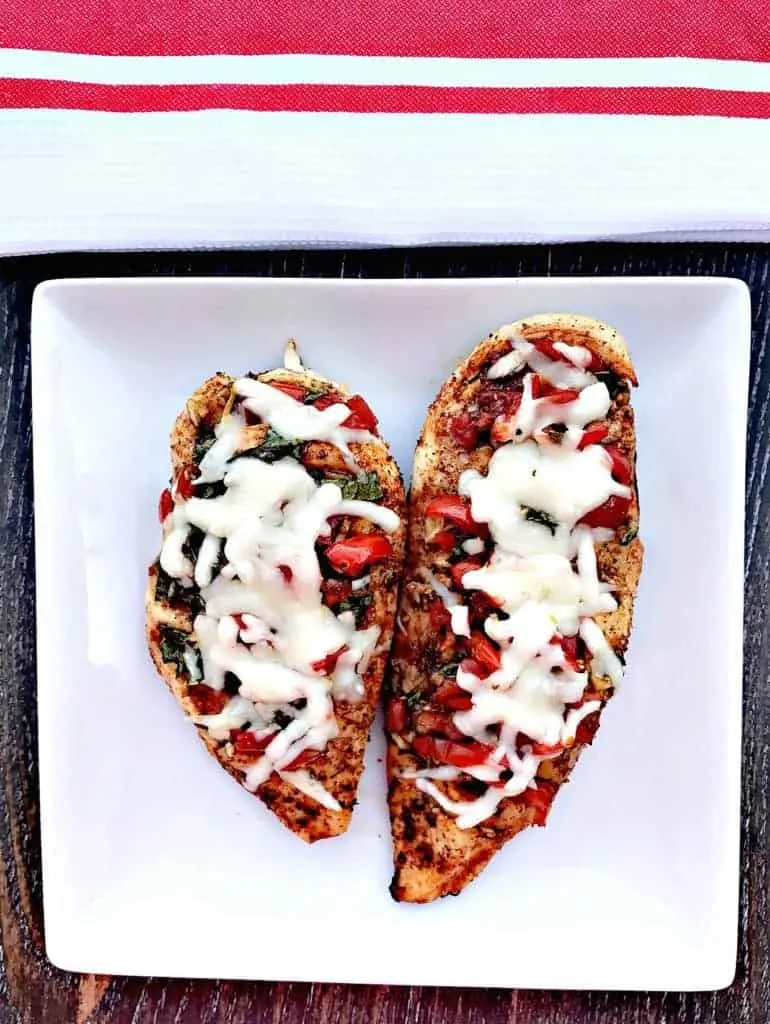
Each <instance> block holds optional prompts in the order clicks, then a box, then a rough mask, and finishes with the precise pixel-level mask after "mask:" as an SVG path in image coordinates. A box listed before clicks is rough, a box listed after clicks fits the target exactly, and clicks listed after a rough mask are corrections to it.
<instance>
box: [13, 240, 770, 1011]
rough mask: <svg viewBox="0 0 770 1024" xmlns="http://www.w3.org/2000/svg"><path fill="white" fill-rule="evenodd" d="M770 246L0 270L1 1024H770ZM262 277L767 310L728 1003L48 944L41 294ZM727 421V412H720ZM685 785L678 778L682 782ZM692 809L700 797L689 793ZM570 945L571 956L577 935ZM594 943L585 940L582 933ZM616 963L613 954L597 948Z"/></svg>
mask: <svg viewBox="0 0 770 1024" xmlns="http://www.w3.org/2000/svg"><path fill="white" fill-rule="evenodd" d="M769 272H770V248H768V247H765V246H739V245H730V246H717V245H698V246H695V245H679V244H677V245H667V246H662V245H581V246H557V247H516V248H509V247H506V248H494V249H493V248H473V249H422V250H384V251H376V252H331V253H330V252H308V253H300V252H294V253H227V252H220V253H195V254H190V253H183V254H157V253H156V254H140V255H132V254H128V255H126V254H110V255H104V254H90V255H62V256H44V257H27V258H24V259H14V260H6V261H0V565H2V570H1V571H0V706H1V707H2V714H0V758H1V762H0V781H1V785H0V856H1V857H2V865H1V869H0V938H1V940H2V950H0V1024H5V1022H16V1021H18V1022H24V1024H27V1022H29V1024H59V1022H74V1024H85V1022H87V1021H88V1022H93V1024H96V1022H99V1024H107V1022H109V1024H129V1022H130V1024H166V1022H174V1024H179V1022H187V1021H191V1022H200V1024H215V1022H222V1024H225V1022H226V1024H252V1022H263V1021H264V1022H265V1024H268V1022H271V1024H279V1022H280V1024H338V1022H339V1024H427V1022H431V1024H455V1022H457V1024H461V1022H463V1024H464V1022H467V1024H615V1022H620V1024H766V1022H768V1021H770V986H769V984H768V944H769V943H768V940H769V936H768V913H767V910H768V907H767V904H768V892H769V891H770V886H769V883H770V878H769V873H770V835H769V834H768V768H769V767H770V766H769V765H768V742H769V740H770V697H769V696H768V682H769V680H768V666H769V665H770V661H769V660H768V655H769V654H770V651H769V650H768V644H769V636H768V576H769V575H770V493H769V491H768V462H769V461H770V417H769V415H768V409H769V407H770V353H768V328H769V327H770V311H769V310H768V295H767V288H768V273H769ZM123 274H162V275H182V274H197V275H201V274H216V275H220V274H256V275H268V274H269V275H276V276H282V275H307V276H310V277H322V276H330V277H340V276H345V277H401V276H405V277H413V276H417V277H419V276H425V277H465V276H478V275H492V276H498V275H518V274H522V275H532V274H538V275H542V274H558V275H564V274H587V275H593V274H636V275H639V274H699V275H711V274H727V275H731V276H736V277H740V278H743V280H745V281H746V282H747V283H748V284H749V286H750V288H751V293H752V299H753V316H754V321H753V326H754V334H753V348H752V363H751V391H750V425H749V434H748V472H747V481H746V503H747V505H746V507H747V517H748V518H747V527H746V575H745V579H746V623H745V655H746V668H745V700H744V709H745V734H744V786H743V814H742V822H743V828H742V874H741V923H740V944H739V954H738V966H737V976H736V981H735V983H734V984H733V985H732V987H731V988H730V989H728V990H726V991H724V992H718V993H704V994H677V993H667V994H651V995H646V994H637V993H631V994H607V993H600V992H587V993H560V992H529V991H520V992H508V991H500V990H481V991H477V990H469V989H460V990H453V989H434V988H411V989H407V988H385V987H352V986H342V985H321V984H317V985H300V984H266V983H263V984H258V983H230V982H226V983H218V982H215V981H211V982H199V981H196V982H185V981H167V980H164V979H144V978H115V979H111V978H105V977H98V976H94V975H87V976H78V975H73V974H66V973H64V972H62V971H59V970H57V969H56V968H54V967H52V966H51V965H50V964H49V963H48V961H47V960H46V956H45V952H44V947H43V922H42V903H41V896H42V880H41V871H40V822H39V817H38V795H37V737H36V728H37V722H36V707H35V622H34V615H35V595H34V584H33V579H34V550H33V505H32V453H31V426H30V369H29V316H30V305H31V300H32V292H33V290H34V288H35V286H36V285H37V284H38V283H39V282H40V281H42V280H46V279H48V278H54V277H81V276H89V277H90V276H107V275H123ZM718 412H719V411H718V410H715V415H718ZM673 781H674V784H675V780H673ZM683 798H686V794H683ZM567 924H568V922H564V925H565V927H564V933H563V935H562V936H560V935H559V934H558V933H557V934H555V935H554V951H555V955H557V956H558V955H560V952H561V951H562V950H563V951H564V952H565V953H566V952H567V951H568V947H569V943H570V942H571V941H575V936H574V933H573V932H571V931H570V930H569V929H568V927H567ZM578 941H579V939H578ZM597 956H601V950H597Z"/></svg>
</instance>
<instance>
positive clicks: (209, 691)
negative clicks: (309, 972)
mask: <svg viewBox="0 0 770 1024" xmlns="http://www.w3.org/2000/svg"><path fill="white" fill-rule="evenodd" d="M287 366H288V367H289V368H283V369H277V370H272V371H269V372H264V373H258V374H249V375H247V376H245V377H242V378H240V379H238V380H236V379H234V378H232V377H229V376H227V375H225V374H222V373H218V374H216V375H215V376H213V377H211V378H210V379H209V380H207V381H206V382H205V383H204V384H203V385H202V386H201V387H200V388H198V390H197V391H196V392H195V393H194V394H193V395H192V397H191V398H190V399H189V401H188V402H187V403H186V406H185V408H184V409H183V410H182V412H181V413H180V414H179V416H178V417H177V419H176V422H175V424H174V427H173V430H172V433H171V462H172V477H171V484H170V487H169V489H168V490H166V491H164V492H163V494H162V495H161V499H160V503H159V518H160V520H161V523H162V531H163V544H162V548H161V551H160V554H159V557H158V558H157V559H156V560H155V561H154V562H153V564H152V565H151V566H150V569H149V580H148V586H147V593H146V630H147V643H148V647H149V651H150V655H151V657H152V660H153V662H154V663H155V667H156V668H157V670H158V672H159V673H160V675H161V676H162V678H163V679H164V681H165V682H166V683H167V685H168V687H169V689H170V690H171V691H172V693H173V694H174V695H175V696H176V698H177V700H178V701H179V703H180V704H181V706H182V708H183V710H184V712H185V714H186V715H187V716H188V717H189V718H190V719H191V721H192V722H193V723H194V724H195V726H196V728H197V730H198V733H199V734H200V736H201V739H202V740H203V742H204V743H205V744H206V747H207V748H208V750H209V751H210V752H211V753H212V754H213V755H214V757H215V758H216V759H217V760H218V761H219V763H220V764H221V765H222V767H223V768H225V770H226V771H228V772H229V773H230V774H231V775H232V776H233V777H234V778H235V779H237V780H238V782H240V783H241V784H242V785H244V786H245V787H246V788H247V789H249V790H250V791H252V792H254V793H255V794H256V795H257V796H258V797H259V799H260V800H261V801H262V802H263V803H264V804H265V805H266V806H267V807H269V808H270V809H271V810H272V811H273V812H274V813H275V814H276V815H277V816H278V818H279V819H280V820H281V821H282V822H283V824H284V825H286V826H287V827H288V828H290V829H291V830H292V831H293V832H295V833H296V834H297V835H298V836H300V837H301V838H302V839H304V840H306V841H307V842H313V841H315V840H317V839H323V838H326V837H331V836H336V835H339V834H340V833H342V832H344V831H345V829H346V828H347V827H348V824H349V822H350V817H351V813H352V809H353V806H354V804H355V801H356V791H357V788H358V781H359V777H360V775H361V770H362V767H363V757H364V748H365V745H366V741H367V736H368V732H369V729H370V726H371V723H372V718H373V716H374V710H375V707H376V705H377V702H378V699H379V695H380V687H381V683H382V678H383V673H384V670H385V664H386V660H387V654H388V650H389V647H390V642H391V638H392V631H393V620H394V615H395V608H396V600H397V591H398V584H399V579H400V574H401V570H402V565H403V558H404V539H405V533H406V530H405V508H404V490H403V483H402V480H401V476H400V473H399V470H398V467H397V466H396V463H395V462H394V460H393V459H392V457H391V456H390V453H389V449H388V447H387V445H386V444H385V443H384V441H383V440H382V439H381V438H380V436H379V431H378V427H377V420H376V418H375V416H374V414H373V413H372V411H371V410H370V408H369V406H368V405H367V404H366V402H365V401H364V400H363V399H362V398H361V397H360V396H358V395H353V396H348V395H346V394H345V393H344V391H343V389H342V388H340V387H338V386H337V385H336V384H334V383H332V382H330V381H328V380H326V379H323V378H321V377H318V376H316V375H315V374H312V373H310V372H309V371H307V370H305V369H304V367H302V365H301V363H300V362H299V360H298V358H297V356H296V352H295V350H294V349H293V348H291V347H290V348H289V350H288V352H287Z"/></svg>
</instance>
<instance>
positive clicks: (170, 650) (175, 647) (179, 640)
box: [160, 626, 187, 674]
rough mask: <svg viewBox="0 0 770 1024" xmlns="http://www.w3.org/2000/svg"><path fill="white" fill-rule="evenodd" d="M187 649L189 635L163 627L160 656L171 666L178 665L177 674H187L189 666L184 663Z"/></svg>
mask: <svg viewBox="0 0 770 1024" xmlns="http://www.w3.org/2000/svg"><path fill="white" fill-rule="evenodd" d="M186 647H187V634H186V633H183V632H182V631H181V630H180V629H171V628H170V627H169V626H164V627H163V632H162V634H161V638H160V656H161V658H162V659H163V660H164V661H165V662H167V663H170V664H173V665H176V669H177V672H179V673H180V674H182V673H187V666H186V665H185V661H184V652H185V648H186Z"/></svg>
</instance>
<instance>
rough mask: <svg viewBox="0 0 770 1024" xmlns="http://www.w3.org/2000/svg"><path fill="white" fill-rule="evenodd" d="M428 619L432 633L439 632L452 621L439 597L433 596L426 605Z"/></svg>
mask: <svg viewBox="0 0 770 1024" xmlns="http://www.w3.org/2000/svg"><path fill="white" fill-rule="evenodd" d="M428 620H429V622H430V628H431V629H432V630H433V632H434V633H439V632H440V631H441V630H442V629H446V628H447V627H448V626H450V625H451V623H452V616H451V615H450V614H449V609H448V608H447V607H446V605H445V604H444V602H443V601H442V600H441V598H440V597H434V598H433V600H432V601H431V602H430V604H429V605H428Z"/></svg>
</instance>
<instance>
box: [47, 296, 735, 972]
mask: <svg viewBox="0 0 770 1024" xmlns="http://www.w3.org/2000/svg"><path fill="white" fill-rule="evenodd" d="M547 310H559V311H569V312H583V313H588V314H590V315H593V316H596V317H598V318H600V319H605V320H607V321H609V322H611V323H613V324H614V325H615V326H617V327H618V328H619V329H620V330H621V331H622V332H623V333H624V334H625V335H626V336H627V338H628V340H629V342H630V345H631V349H632V353H633V356H634V360H635V363H636V366H637V369H638V374H639V379H640V382H641V386H640V388H639V391H638V393H637V395H636V396H635V404H636V409H637V414H638V428H639V480H640V491H641V506H642V535H643V538H644V540H645V543H646V546H647V560H646V566H645V572H644V575H643V579H642V585H641V589H640V593H639V600H638V606H637V620H636V628H635V631H634V635H633V638H632V643H631V649H630V654H629V671H628V675H627V679H626V683H625V686H624V688H623V691H622V692H621V693H620V694H619V695H618V697H617V699H616V700H615V701H613V704H612V705H611V706H610V708H609V709H608V712H607V715H606V717H605V719H604V723H603V726H602V730H601V733H600V736H599V738H598V740H597V742H596V744H595V745H594V748H593V749H592V750H591V751H590V752H589V753H588V754H587V755H586V756H585V757H584V758H583V759H582V760H581V763H580V765H579V767H578V769H577V770H576V772H575V775H574V778H573V781H572V782H571V784H570V785H569V786H568V787H566V788H565V790H564V792H562V793H561V794H560V795H559V797H558V799H557V802H556V804H555V807H554V811H553V814H552V816H551V820H550V823H549V826H548V828H547V829H539V830H531V831H530V832H528V833H526V834H524V835H522V836H521V837H520V838H518V839H517V840H516V841H515V842H513V843H511V844H510V845H509V846H508V847H507V848H506V849H505V850H504V851H503V852H502V853H501V854H500V855H499V856H498V857H497V858H496V860H495V861H494V862H493V863H492V864H491V865H490V867H489V868H488V869H487V871H485V872H484V874H483V875H482V876H481V877H480V878H479V879H478V881H477V882H475V883H474V884H473V885H472V886H471V887H470V888H469V889H468V890H467V891H466V892H465V893H464V894H463V895H462V896H460V897H459V898H458V899H449V900H444V901H442V902H441V903H439V904H436V905H432V906H428V907H410V906H400V905H396V904H394V903H393V902H392V901H391V899H390V896H389V895H388V882H389V879H390V849H389V839H388V826H387V820H386V813H385V801H384V794H385V787H384V780H383V767H382V764H381V763H380V761H379V758H380V757H381V750H382V744H381V741H380V740H379V739H378V738H375V739H374V741H373V742H372V744H371V748H370V751H369V756H368V768H367V771H366V773H365V776H364V781H363V783H362V788H361V792H360V805H359V807H358V808H357V810H356V814H355V816H354V821H353V826H352V828H351V830H350V832H349V833H348V835H346V836H344V837H343V838H341V839H338V840H333V841H329V842H327V843H322V844H320V845H317V846H316V847H306V846H304V845H303V844H302V843H301V842H299V841H298V840H296V839H295V838H294V837H293V836H291V835H290V834H289V833H288V832H286V831H284V830H283V829H282V828H281V826H280V825H279V824H278V823H277V821H276V820H275V819H274V818H273V817H272V816H271V815H270V814H269V813H267V812H266V811H265V810H264V808H262V807H261V805H260V804H259V803H258V802H257V801H255V800H254V799H253V798H252V797H250V796H249V794H248V793H246V792H245V791H244V790H242V789H240V788H239V787H238V786H237V785H236V784H235V783H234V782H232V780H230V779H229V778H228V777H227V776H226V775H225V774H224V773H223V772H222V771H221V770H220V769H219V768H218V767H217V766H216V764H215V763H214V762H213V760H211V759H210V758H209V756H208V755H207V754H206V753H205V751H204V749H203V747H202V745H201V744H200V743H199V742H198V740H197V739H196V736H195V734H194V731H193V730H192V729H191V728H190V726H189V725H188V724H187V723H186V722H184V721H183V719H182V716H181V714H180V713H179V711H178V710H177V708H176V706H175V704H174V702H173V700H172V698H171V697H170V696H169V694H168V693H167V692H166V690H165V687H164V686H163V684H162V683H161V681H160V680H159V679H158V678H157V676H156V675H155V672H154V670H153V668H152V666H151V664H150V662H149V659H148V657H147V655H146V652H145V648H144V636H143V621H142V596H143V589H144V576H145V565H146V564H147V562H148V561H149V560H150V559H151V558H152V557H153V554H154V552H155V549H156V545H157V543H158V526H157V523H156V519H155V505H156V498H157V493H158V491H159V490H160V489H161V487H162V486H163V484H164V481H165V479H166V477H167V475H168V452H167V443H166V442H167V437H168V432H169V427H170V424H171V422H172V419H173V417H174V415H175V414H176V412H177V409H178V408H179V406H180V404H181V402H182V401H183V400H184V398H185V397H186V396H187V395H188V394H189V393H190V392H191V391H192V390H193V389H194V388H195V387H196V386H197V384H198V383H199V382H200V381H201V380H202V379H203V378H205V377H206V376H208V375H209V374H210V373H212V372H214V371H215V370H218V369H223V370H228V371H232V372H235V373H239V372H241V371H244V370H247V369H260V368H263V367H267V366H270V365H273V364H275V362H276V361H277V360H279V359H280V356H281V350H282V346H283V343H284V341H285V339H286V338H287V337H288V336H290V335H292V336H294V337H296V338H298V339H299V341H300V344H301V347H302V352H303V355H304V357H305V359H306V360H307V362H308V363H309V364H310V365H313V366H315V367H317V368H318V369H319V370H320V371H321V372H323V373H325V374H328V375H329V376H332V377H335V378H337V379H342V380H344V381H346V382H348V383H349V384H350V385H351V386H352V387H353V388H355V389H356V390H360V391H362V392H363V393H364V394H366V396H367V397H368V399H369V400H370V401H371V404H372V406H373V407H374V408H375V410H376V412H377V413H378V415H379V417H380V420H381V424H382V428H383V431H384V433H385V434H386V436H388V437H389V438H390V440H391V441H392V443H393V448H394V452H395V454H396V456H397V457H398V459H399V460H400V462H401V464H402V467H403V468H404V470H405V472H407V473H408V470H409V460H410V456H411V452H412V450H413V446H414V441H415V439H416V437H417V434H418V431H419V427H420V424H421V421H422V418H423V415H424V411H425V409H426V407H427V405H428V403H429V402H430V400H431V399H432V398H433V396H434V394H435V391H436V390H437V388H438V386H439V384H440V383H441V381H442V380H443V379H444V377H445V376H446V375H447V374H448V373H449V372H450V371H451V369H452V367H453V365H454V363H455V361H456V360H457V359H458V358H459V357H461V356H462V355H464V354H465V353H466V352H467V351H468V350H469V349H470V348H471V347H472V346H473V345H474V344H475V343H476V341H477V340H479V339H480V338H482V337H484V336H485V335H486V334H487V333H488V331H490V330H492V329H493V328H495V327H496V326H498V325H499V324H500V323H504V322H508V321H511V320H513V319H516V318H518V317H521V316H526V315H528V314H531V313H534V312H542V311H547ZM749 324H750V309H749V300H748V293H747V291H746V289H745V286H743V285H741V284H740V282H736V281H733V280H729V279H683V278H682V279H677V278H669V279H660V278H636V279H635V278H618V279H601V278H593V279H591V278H582V279H534V278H532V279H517V280H506V279H483V280H446V281H428V280H420V281H318V280H292V279H284V280H274V279H244V278H240V279H219V278H218V279H203V278H187V279H161V278H156V279H115V280H82V281H55V282H49V283H47V284H44V285H42V286H41V287H40V288H38V290H37V291H36V293H35V297H34V302H33V315H32V357H33V429H34V460H35V517H36V524H35V526H36V558H37V609H38V702H39V740H40V785H41V814H42V840H43V873H44V910H45V929H46V947H47V950H48V954H49V956H50V958H51V960H53V962H54V963H55V964H57V965H58V966H60V967H64V968H68V969H71V970H77V971H87V972H94V973H103V974H138V975H145V974H153V975H162V976H188V977H218V978H253V979H284V980H310V981H341V982H372V983H380V984H407V983H410V984H443V985H475V986H502V987H512V988H513V987H527V988H539V987H545V988H596V989H648V990H649V989H668V990H684V989H714V988H720V987H723V986H725V985H727V984H729V982H730V981H731V979H732V977H733V973H734V969H735V957H736V935H737V909H738V868H739V860H738V854H739V813H740V742H741V682H742V679H741V675H742V666H741V658H742V624H743V616H742V603H743V572H742V567H743V509H744V450H745V428H746V402H747V380H748V359H749ZM557 933H558V934H562V935H563V936H564V938H565V942H564V943H561V942H558V943H554V935H555V934H557ZM449 936H451V937H453V939H454V941H452V942H448V941H447V939H448V937H449ZM551 951H552V952H551Z"/></svg>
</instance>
